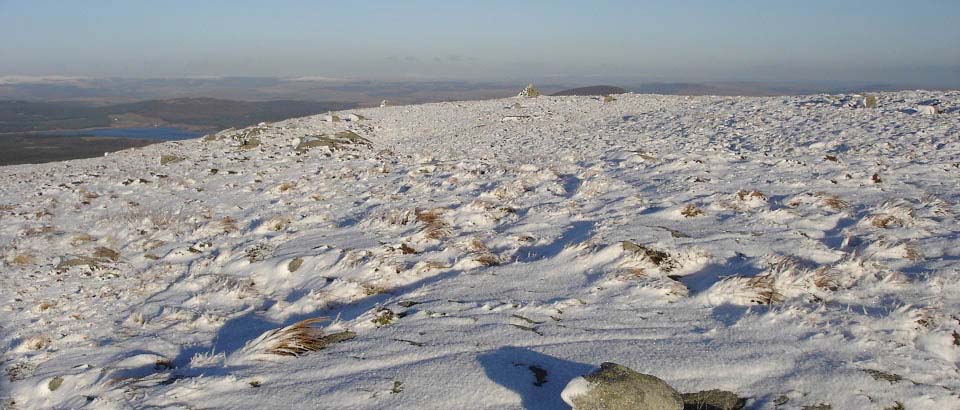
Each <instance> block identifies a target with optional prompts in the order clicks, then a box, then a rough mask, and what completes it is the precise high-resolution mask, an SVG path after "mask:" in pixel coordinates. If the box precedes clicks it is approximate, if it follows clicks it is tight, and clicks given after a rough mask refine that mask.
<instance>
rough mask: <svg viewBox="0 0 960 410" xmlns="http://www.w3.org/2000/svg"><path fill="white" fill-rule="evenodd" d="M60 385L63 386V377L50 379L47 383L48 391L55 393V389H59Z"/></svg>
mask: <svg viewBox="0 0 960 410" xmlns="http://www.w3.org/2000/svg"><path fill="white" fill-rule="evenodd" d="M62 384H63V377H60V376H57V377H54V378H52V379H50V381H49V382H48V383H47V388H48V389H50V391H57V389H59V388H60V386H61V385H62Z"/></svg>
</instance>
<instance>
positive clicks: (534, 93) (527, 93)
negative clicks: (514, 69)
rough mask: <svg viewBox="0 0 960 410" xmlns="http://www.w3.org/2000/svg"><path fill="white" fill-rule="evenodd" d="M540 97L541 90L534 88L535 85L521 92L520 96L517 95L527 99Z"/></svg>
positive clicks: (518, 95) (528, 86)
mask: <svg viewBox="0 0 960 410" xmlns="http://www.w3.org/2000/svg"><path fill="white" fill-rule="evenodd" d="M539 96H540V90H538V89H537V87H534V86H533V84H530V85H527V87H526V88H524V89H523V90H521V91H520V94H517V97H525V98H534V97H539Z"/></svg>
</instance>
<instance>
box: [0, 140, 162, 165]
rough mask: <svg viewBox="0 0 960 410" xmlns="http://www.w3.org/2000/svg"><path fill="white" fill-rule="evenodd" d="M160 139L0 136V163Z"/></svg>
mask: <svg viewBox="0 0 960 410" xmlns="http://www.w3.org/2000/svg"><path fill="white" fill-rule="evenodd" d="M157 142H161V141H160V140H153V139H143V138H117V137H94V136H59V135H51V136H35V135H2V136H0V165H16V164H36V163H42V162H53V161H66V160H71V159H79V158H91V157H99V156H102V155H103V154H104V153H106V152H113V151H120V150H124V149H127V148H134V147H143V146H147V145H150V144H155V143H157Z"/></svg>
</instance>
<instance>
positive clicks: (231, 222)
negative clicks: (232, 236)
mask: <svg viewBox="0 0 960 410" xmlns="http://www.w3.org/2000/svg"><path fill="white" fill-rule="evenodd" d="M220 226H221V228H222V229H223V233H231V232H236V231H238V230H239V228H237V220H236V219H233V218H231V217H229V216H225V217H223V219H221V220H220Z"/></svg>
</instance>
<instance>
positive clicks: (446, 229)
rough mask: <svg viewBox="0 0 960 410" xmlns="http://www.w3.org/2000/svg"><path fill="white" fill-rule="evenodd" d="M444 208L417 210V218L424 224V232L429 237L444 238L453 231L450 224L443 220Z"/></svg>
mask: <svg viewBox="0 0 960 410" xmlns="http://www.w3.org/2000/svg"><path fill="white" fill-rule="evenodd" d="M445 211H446V209H444V208H433V209H428V210H419V209H418V210H417V211H416V219H417V221H418V222H420V223H422V224H424V225H425V226H424V228H423V231H422V232H423V233H424V236H425V237H426V238H427V239H443V238H446V237H448V236H450V234H451V233H452V230H451V229H450V225H449V224H447V222H446V221H444V220H443V213H444V212H445Z"/></svg>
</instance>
